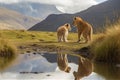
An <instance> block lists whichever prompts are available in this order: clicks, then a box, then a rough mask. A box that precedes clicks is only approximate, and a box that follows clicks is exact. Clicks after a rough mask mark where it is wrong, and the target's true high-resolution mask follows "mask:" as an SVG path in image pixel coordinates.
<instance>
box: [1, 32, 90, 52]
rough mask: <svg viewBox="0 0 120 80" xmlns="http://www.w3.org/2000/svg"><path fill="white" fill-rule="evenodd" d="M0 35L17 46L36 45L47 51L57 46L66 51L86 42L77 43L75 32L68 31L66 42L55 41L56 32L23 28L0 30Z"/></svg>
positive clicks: (75, 48) (77, 48)
mask: <svg viewBox="0 0 120 80" xmlns="http://www.w3.org/2000/svg"><path fill="white" fill-rule="evenodd" d="M0 33H1V36H2V37H3V38H5V39H8V40H9V41H11V42H12V43H14V44H15V45H16V46H17V47H19V46H29V48H31V49H32V48H33V47H35V46H31V45H37V47H38V48H41V49H42V50H48V51H56V50H57V48H62V49H63V50H67V51H75V50H79V49H80V48H81V47H84V46H87V45H88V44H78V43H76V41H77V33H70V34H69V36H68V41H69V42H67V43H65V42H61V43H58V41H57V34H56V32H42V31H25V30H1V32H0Z"/></svg>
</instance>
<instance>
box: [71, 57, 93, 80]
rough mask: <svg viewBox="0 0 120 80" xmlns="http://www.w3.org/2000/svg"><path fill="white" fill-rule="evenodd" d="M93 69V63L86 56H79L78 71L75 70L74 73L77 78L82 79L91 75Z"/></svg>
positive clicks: (77, 79)
mask: <svg viewBox="0 0 120 80" xmlns="http://www.w3.org/2000/svg"><path fill="white" fill-rule="evenodd" d="M92 71H93V64H92V62H91V61H89V60H88V59H86V58H82V57H81V58H79V66H78V70H77V72H76V71H74V72H73V75H74V77H75V80H80V79H81V78H83V77H85V76H89V75H90V74H91V73H92Z"/></svg>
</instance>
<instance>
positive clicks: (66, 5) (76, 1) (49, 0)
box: [0, 0, 106, 13]
mask: <svg viewBox="0 0 120 80" xmlns="http://www.w3.org/2000/svg"><path fill="white" fill-rule="evenodd" d="M25 1H30V2H39V3H44V4H51V5H55V6H56V8H57V9H58V10H59V11H61V12H63V13H76V12H79V11H82V10H85V9H87V8H88V7H90V6H92V5H96V4H99V3H101V2H103V1H106V0H0V2H4V3H8V4H10V3H17V2H25Z"/></svg>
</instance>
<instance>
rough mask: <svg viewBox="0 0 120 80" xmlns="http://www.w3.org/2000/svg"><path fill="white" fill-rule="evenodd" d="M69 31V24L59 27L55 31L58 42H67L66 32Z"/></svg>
mask: <svg viewBox="0 0 120 80" xmlns="http://www.w3.org/2000/svg"><path fill="white" fill-rule="evenodd" d="M70 30H71V27H70V24H69V23H66V24H64V25H63V26H60V27H59V28H58V29H57V37H58V42H62V41H64V42H67V41H68V40H67V37H68V31H70Z"/></svg>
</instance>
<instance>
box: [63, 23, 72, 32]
mask: <svg viewBox="0 0 120 80" xmlns="http://www.w3.org/2000/svg"><path fill="white" fill-rule="evenodd" d="M64 26H65V27H66V28H67V29H68V30H69V31H71V26H70V24H69V23H66V24H65V25H64Z"/></svg>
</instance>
